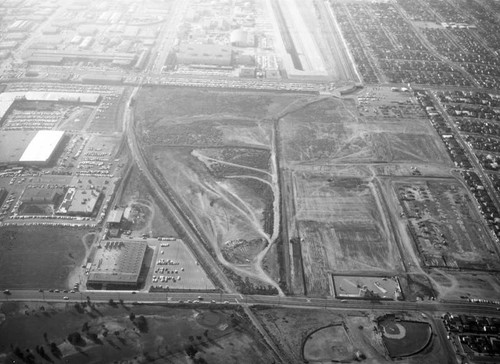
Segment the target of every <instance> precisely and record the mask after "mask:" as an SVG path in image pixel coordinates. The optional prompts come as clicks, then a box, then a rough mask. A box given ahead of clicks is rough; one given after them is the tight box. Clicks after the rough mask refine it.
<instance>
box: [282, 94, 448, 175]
mask: <svg viewBox="0 0 500 364" xmlns="http://www.w3.org/2000/svg"><path fill="white" fill-rule="evenodd" d="M280 135H281V137H282V139H283V151H284V155H283V157H284V159H285V162H286V165H295V164H308V165H310V164H315V165H320V164H324V165H329V164H339V163H375V162H385V163H387V162H411V163H419V162H420V163H422V162H425V163H431V164H435V163H439V164H446V163H449V159H448V157H447V154H446V151H445V150H444V147H443V146H442V145H441V142H440V141H439V139H437V138H436V135H435V132H434V130H433V129H432V127H431V126H430V124H429V122H428V121H427V120H426V119H424V118H421V119H418V118H409V117H406V118H405V117H404V116H403V117H402V118H397V119H392V118H385V117H384V116H383V115H381V116H378V117H376V118H370V119H367V118H365V117H363V116H362V115H360V113H359V108H358V107H357V105H356V104H355V102H354V101H353V100H350V99H345V100H338V99H333V98H330V99H324V100H319V101H318V102H316V103H311V104H309V105H307V106H305V107H303V108H301V109H300V110H298V111H295V112H293V113H290V114H288V115H287V116H286V117H284V118H283V120H282V122H281V124H280Z"/></svg>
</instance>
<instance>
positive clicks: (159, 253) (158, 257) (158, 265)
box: [146, 238, 215, 291]
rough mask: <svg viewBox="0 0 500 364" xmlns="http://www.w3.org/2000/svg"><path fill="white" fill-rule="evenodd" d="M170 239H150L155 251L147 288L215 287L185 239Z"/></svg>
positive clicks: (183, 288) (189, 288) (185, 288)
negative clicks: (184, 241)
mask: <svg viewBox="0 0 500 364" xmlns="http://www.w3.org/2000/svg"><path fill="white" fill-rule="evenodd" d="M169 239H170V240H163V241H160V240H156V241H154V240H152V239H151V240H149V241H148V243H149V245H150V247H153V248H154V249H155V253H154V257H153V264H152V266H151V271H150V272H149V274H148V282H147V284H146V288H149V289H150V290H152V291H158V290H159V291H162V290H194V289H199V290H211V289H215V287H214V285H213V284H212V282H211V281H210V280H209V279H208V277H207V275H206V274H205V272H204V271H203V269H202V267H201V266H200V265H199V263H198V262H197V261H196V259H195V258H194V256H193V255H192V254H191V252H190V251H189V249H188V248H187V247H186V245H185V244H184V243H183V241H182V240H180V239H173V238H169Z"/></svg>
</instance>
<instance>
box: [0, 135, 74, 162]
mask: <svg viewBox="0 0 500 364" xmlns="http://www.w3.org/2000/svg"><path fill="white" fill-rule="evenodd" d="M63 137H64V131H54V130H40V131H38V132H36V131H31V132H30V131H3V132H0V165H19V164H23V165H38V166H45V165H48V164H50V163H51V162H52V160H53V156H54V155H55V154H56V153H55V152H56V150H57V149H58V147H59V145H60V144H61V142H62V140H63Z"/></svg>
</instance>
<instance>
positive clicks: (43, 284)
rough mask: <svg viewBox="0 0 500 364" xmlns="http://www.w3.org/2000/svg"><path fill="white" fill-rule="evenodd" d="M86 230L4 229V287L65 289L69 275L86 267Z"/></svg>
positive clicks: (0, 283)
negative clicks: (75, 269) (83, 263)
mask: <svg viewBox="0 0 500 364" xmlns="http://www.w3.org/2000/svg"><path fill="white" fill-rule="evenodd" d="M87 232H88V230H83V229H78V230H77V229H73V228H56V227H40V226H38V227H28V226H19V227H2V228H0V242H2V243H1V244H0V288H2V289H5V288H9V289H16V288H17V289H26V288H46V289H49V288H65V287H66V284H65V282H66V279H67V278H68V275H69V273H70V272H71V271H72V270H73V269H74V268H75V267H77V266H80V265H81V264H82V260H83V259H84V257H85V246H84V242H83V241H82V237H83V236H84V235H85V234H86V233H87Z"/></svg>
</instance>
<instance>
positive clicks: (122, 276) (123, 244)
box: [87, 241, 148, 289]
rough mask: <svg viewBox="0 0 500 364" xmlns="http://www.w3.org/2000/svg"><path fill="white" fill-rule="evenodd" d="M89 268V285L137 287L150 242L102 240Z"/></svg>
mask: <svg viewBox="0 0 500 364" xmlns="http://www.w3.org/2000/svg"><path fill="white" fill-rule="evenodd" d="M101 244H102V245H104V246H102V245H101V248H100V249H97V251H96V253H95V256H94V261H93V262H92V265H91V267H90V269H89V275H88V279H87V287H89V288H95V289H101V288H103V289H113V288H115V289H116V288H118V289H120V288H121V289H136V288H138V287H139V285H140V283H141V276H140V273H141V269H142V266H143V263H144V258H145V256H146V250H147V247H148V244H147V243H146V242H144V241H106V242H101Z"/></svg>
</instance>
